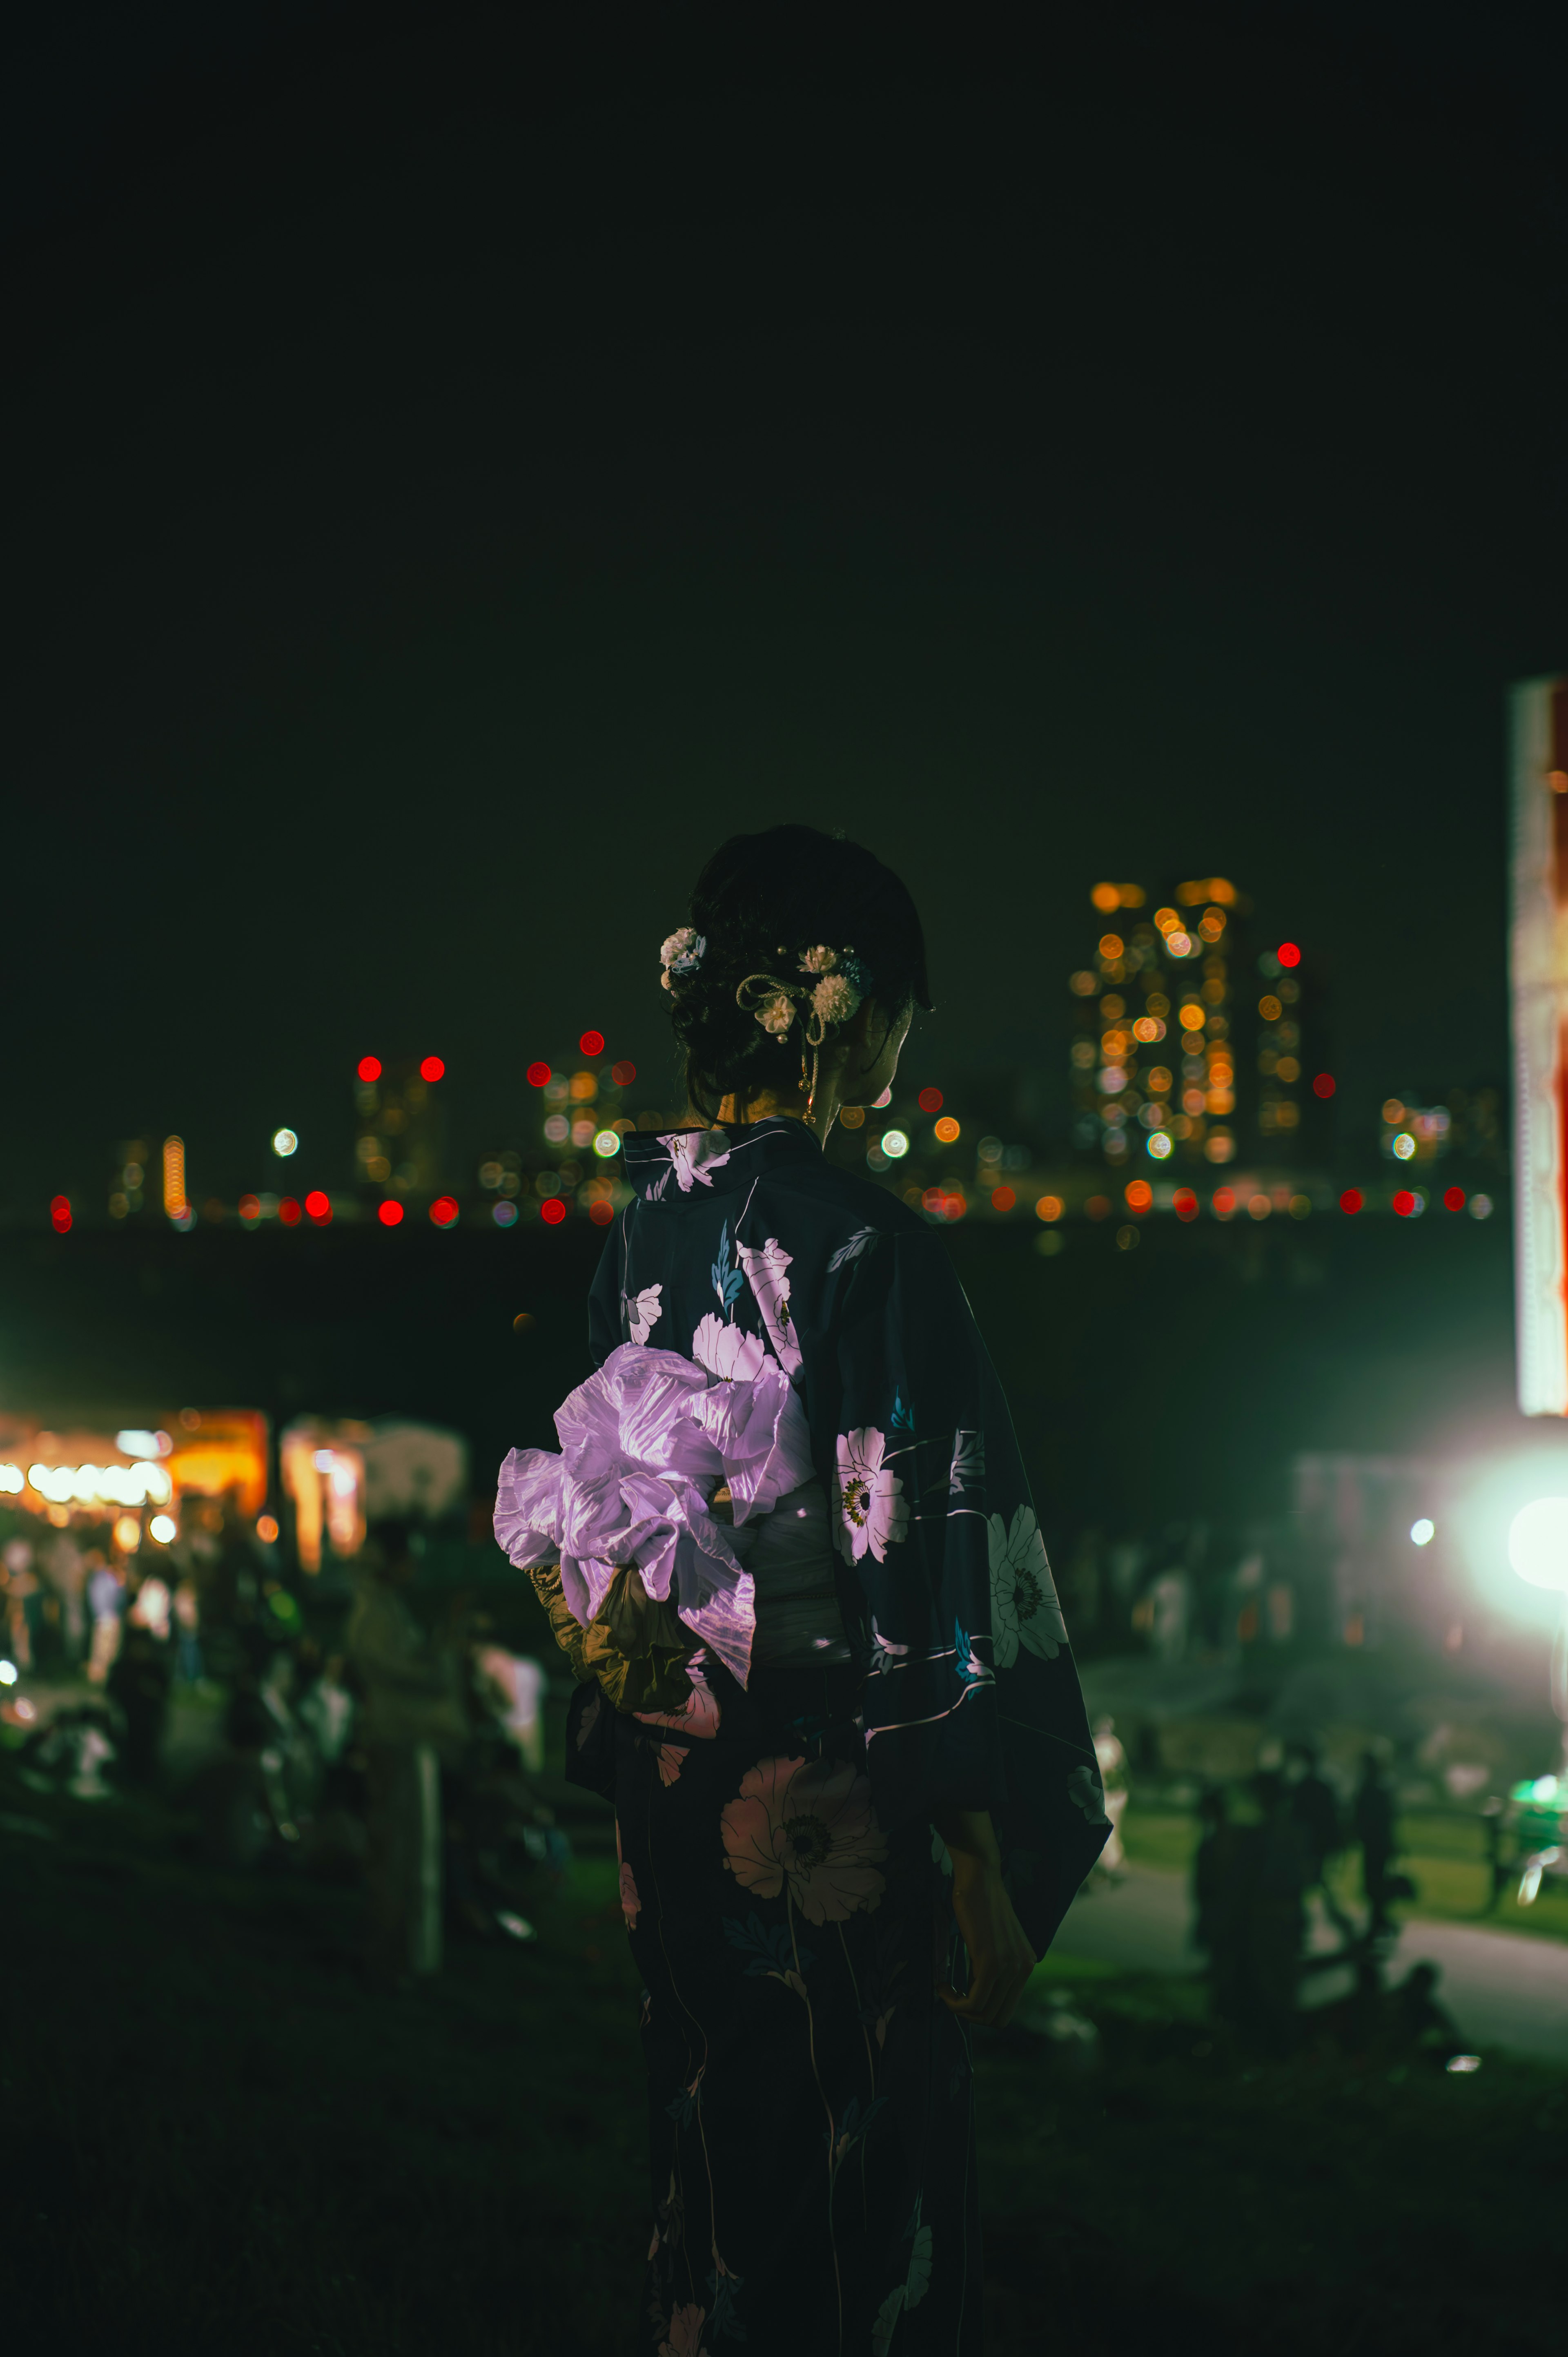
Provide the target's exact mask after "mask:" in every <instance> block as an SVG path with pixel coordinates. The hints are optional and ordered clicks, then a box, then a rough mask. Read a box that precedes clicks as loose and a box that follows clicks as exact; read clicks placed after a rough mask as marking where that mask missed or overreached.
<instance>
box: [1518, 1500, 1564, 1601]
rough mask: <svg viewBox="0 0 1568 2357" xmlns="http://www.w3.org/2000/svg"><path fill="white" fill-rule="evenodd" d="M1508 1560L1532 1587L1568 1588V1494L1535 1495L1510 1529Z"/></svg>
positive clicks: (1522, 1509) (1521, 1510)
mask: <svg viewBox="0 0 1568 2357" xmlns="http://www.w3.org/2000/svg"><path fill="white" fill-rule="evenodd" d="M1509 1563H1510V1564H1511V1565H1512V1566H1513V1567H1514V1569H1515V1571H1517V1572H1518V1574H1519V1576H1520V1578H1521V1579H1522V1580H1525V1581H1527V1582H1528V1584H1529V1585H1530V1587H1552V1588H1557V1589H1560V1590H1563V1591H1564V1592H1568V1498H1536V1499H1533V1500H1532V1501H1531V1502H1530V1504H1529V1505H1528V1506H1521V1507H1520V1511H1519V1512H1518V1513H1517V1514H1516V1515H1515V1516H1514V1518H1513V1523H1512V1525H1511V1527H1510V1529H1509Z"/></svg>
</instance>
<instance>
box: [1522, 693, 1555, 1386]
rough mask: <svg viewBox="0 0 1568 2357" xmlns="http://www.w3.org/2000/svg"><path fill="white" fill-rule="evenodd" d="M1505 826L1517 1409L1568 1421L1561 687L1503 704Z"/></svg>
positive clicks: (1525, 694)
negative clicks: (1506, 709)
mask: <svg viewBox="0 0 1568 2357" xmlns="http://www.w3.org/2000/svg"><path fill="white" fill-rule="evenodd" d="M1510 705H1511V715H1510V717H1511V723H1512V731H1511V733H1512V749H1511V770H1512V777H1511V782H1510V799H1511V802H1512V816H1513V844H1512V851H1511V858H1510V866H1511V871H1512V872H1511V904H1512V905H1511V911H1510V926H1509V994H1510V998H1511V1002H1512V1009H1511V1011H1512V1027H1513V1049H1514V1071H1515V1074H1516V1085H1515V1090H1514V1107H1515V1111H1514V1211H1515V1223H1514V1225H1515V1243H1514V1285H1515V1292H1516V1298H1517V1302H1518V1317H1517V1320H1516V1327H1515V1330H1516V1332H1517V1335H1518V1338H1519V1340H1518V1381H1519V1404H1520V1408H1521V1409H1522V1410H1523V1412H1524V1414H1525V1415H1568V1299H1565V1297H1564V1283H1565V1280H1568V1157H1565V1152H1564V1144H1565V1141H1564V1136H1563V1088H1564V1084H1565V1082H1568V1072H1565V1071H1564V1063H1565V1059H1564V1054H1563V1039H1564V1025H1565V1024H1568V924H1565V922H1564V920H1565V919H1568V794H1565V793H1564V792H1563V791H1562V790H1561V789H1560V788H1559V787H1558V785H1557V783H1556V780H1557V779H1558V778H1560V777H1561V776H1563V774H1564V773H1565V772H1568V680H1565V679H1535V680H1527V681H1526V682H1524V683H1523V684H1522V685H1520V686H1519V687H1516V688H1515V689H1514V691H1513V694H1512V696H1511V698H1510Z"/></svg>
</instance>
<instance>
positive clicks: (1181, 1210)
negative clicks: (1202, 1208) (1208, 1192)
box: [1171, 1187, 1198, 1220]
mask: <svg viewBox="0 0 1568 2357" xmlns="http://www.w3.org/2000/svg"><path fill="white" fill-rule="evenodd" d="M1171 1208H1172V1210H1173V1211H1175V1213H1176V1217H1177V1219H1178V1220H1196V1219H1197V1213H1198V1201H1197V1196H1196V1195H1195V1194H1194V1193H1193V1191H1192V1189H1191V1188H1190V1187H1178V1188H1177V1189H1176V1194H1175V1196H1174V1197H1173V1198H1172V1202H1171Z"/></svg>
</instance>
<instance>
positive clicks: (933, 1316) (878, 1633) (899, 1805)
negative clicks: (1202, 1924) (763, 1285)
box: [832, 1230, 1110, 1952]
mask: <svg viewBox="0 0 1568 2357" xmlns="http://www.w3.org/2000/svg"><path fill="white" fill-rule="evenodd" d="M838 1360H839V1364H838V1376H839V1384H838V1389H839V1400H838V1405H839V1411H840V1415H839V1423H838V1430H837V1432H836V1434H835V1436H834V1443H833V1453H834V1464H833V1469H832V1470H833V1474H834V1477H835V1480H834V1496H835V1504H836V1508H837V1523H836V1530H837V1537H838V1542H839V1545H840V1549H841V1552H842V1553H843V1555H844V1556H845V1557H846V1559H847V1560H848V1561H849V1562H850V1563H851V1564H853V1566H854V1570H855V1572H856V1573H857V1574H858V1577H859V1582H860V1587H861V1589H862V1592H863V1595H864V1598H865V1608H866V1609H867V1611H868V1613H869V1616H870V1622H871V1637H872V1654H871V1669H870V1674H869V1675H868V1677H867V1679H866V1682H865V1694H864V1717H865V1740H866V1751H867V1757H868V1760H869V1761H870V1767H871V1776H872V1784H873V1790H874V1792H875V1797H876V1804H877V1809H878V1813H879V1814H881V1815H883V1816H884V1818H885V1821H890V1820H893V1819H896V1818H898V1817H903V1816H908V1815H910V1814H918V1815H920V1816H925V1817H929V1816H934V1815H935V1814H937V1813H939V1812H940V1811H943V1810H947V1809H984V1810H988V1811H989V1812H990V1813H991V1816H992V1818H993V1822H994V1824H995V1826H996V1831H997V1835H998V1839H999V1841H1000V1844H1001V1847H1002V1852H1003V1866H1004V1872H1005V1874H1006V1877H1007V1883H1008V1889H1009V1890H1010V1892H1011V1894H1012V1898H1013V1902H1014V1905H1015V1908H1016V1909H1017V1911H1018V1914H1019V1917H1020V1920H1021V1921H1022V1922H1023V1924H1024V1927H1025V1930H1026V1932H1027V1934H1028V1936H1029V1938H1030V1940H1031V1942H1032V1943H1033V1944H1034V1946H1035V1948H1036V1951H1037V1952H1043V1950H1044V1948H1045V1947H1046V1946H1047V1944H1048V1943H1049V1941H1050V1939H1051V1936H1052V1934H1053V1933H1054V1932H1055V1931H1056V1929H1057V1926H1058V1923H1059V1922H1060V1921H1061V1919H1062V1916H1063V1915H1064V1914H1065V1913H1066V1911H1067V1909H1068V1906H1069V1903H1070V1901H1071V1900H1072V1897H1073V1894H1074V1892H1075V1891H1076V1890H1077V1889H1078V1888H1079V1884H1080V1883H1081V1881H1082V1879H1083V1878H1084V1876H1085V1875H1086V1874H1087V1873H1088V1871H1089V1869H1090V1866H1092V1864H1093V1862H1094V1860H1095V1858H1096V1857H1098V1856H1099V1853H1100V1850H1101V1846H1102V1845H1103V1843H1104V1841H1105V1839H1106V1836H1107V1835H1108V1833H1109V1830H1110V1828H1109V1824H1108V1823H1107V1821H1106V1817H1105V1809H1104V1802H1103V1796H1102V1793H1101V1786H1100V1779H1099V1772H1098V1769H1097V1766H1096V1762H1095V1757H1094V1747H1093V1744H1092V1742H1091V1740H1090V1733H1089V1727H1088V1722H1087V1719H1086V1717H1085V1714H1084V1707H1083V1697H1082V1695H1081V1693H1080V1691H1079V1682H1078V1673H1077V1671H1076V1669H1075V1667H1074V1665H1073V1661H1072V1655H1071V1653H1070V1652H1069V1648H1068V1642H1067V1631H1066V1628H1065V1626H1064V1624H1063V1621H1062V1617H1061V1609H1060V1606H1059V1604H1058V1599H1057V1593H1056V1587H1055V1583H1054V1582H1053V1580H1052V1577H1051V1572H1050V1566H1049V1564H1048V1562H1047V1558H1046V1550H1045V1544H1044V1542H1043V1540H1042V1539H1041V1537H1040V1534H1039V1528H1038V1525H1037V1523H1036V1517H1035V1510H1034V1506H1033V1503H1032V1501H1031V1500H1030V1497H1029V1491H1028V1484H1027V1482H1026V1479H1025V1475H1024V1469H1023V1464H1022V1461H1021V1459H1020V1458H1019V1454H1018V1448H1017V1443H1016V1441H1015V1437H1014V1433H1013V1426H1012V1419H1011V1417H1010V1416H1009V1415H1008V1413H1007V1405H1006V1402H1005V1400H1004V1397H1003V1394H1002V1390H1001V1386H1000V1384H999V1383H997V1380H996V1376H995V1373H994V1371H993V1368H992V1365H991V1361H990V1360H989V1358H988V1356H987V1354H986V1351H985V1348H984V1345H983V1342H982V1341H981V1339H980V1335H979V1332H978V1330H977V1329H976V1327H975V1323H974V1318H973V1315H972V1311H971V1309H970V1307H969V1304H968V1301H967V1300H966V1299H965V1297H964V1294H963V1290H962V1288H961V1286H960V1285H959V1282H958V1279H957V1277H956V1276H955V1275H954V1273H953V1269H952V1264H951V1262H950V1260H949V1258H948V1256H947V1253H946V1250H945V1248H944V1247H943V1245H942V1243H941V1241H940V1237H939V1236H937V1235H936V1233H935V1232H933V1231H930V1230H915V1231H912V1232H905V1233H902V1234H899V1235H888V1234H884V1235H883V1236H881V1237H880V1238H879V1239H878V1241H877V1244H876V1246H875V1249H873V1250H872V1251H870V1252H867V1253H865V1254H864V1255H863V1256H862V1258H861V1260H860V1262H859V1263H858V1265H857V1266H856V1268H855V1273H854V1278H853V1280H852V1282H851V1285H850V1286H849V1288H848V1292H847V1294H846V1297H845V1301H844V1307H843V1318H842V1321H841V1324H840V1329H839V1351H838Z"/></svg>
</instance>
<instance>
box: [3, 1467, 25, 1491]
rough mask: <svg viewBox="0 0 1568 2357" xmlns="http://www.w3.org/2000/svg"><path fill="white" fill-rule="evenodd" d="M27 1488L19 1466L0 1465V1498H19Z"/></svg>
mask: <svg viewBox="0 0 1568 2357" xmlns="http://www.w3.org/2000/svg"><path fill="white" fill-rule="evenodd" d="M26 1488H27V1476H26V1475H25V1474H24V1472H23V1471H22V1469H21V1467H20V1466H19V1465H0V1498H19V1497H20V1496H21V1494H22V1492H23V1491H24V1490H25V1489H26Z"/></svg>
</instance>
